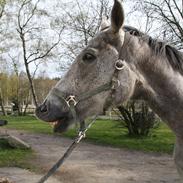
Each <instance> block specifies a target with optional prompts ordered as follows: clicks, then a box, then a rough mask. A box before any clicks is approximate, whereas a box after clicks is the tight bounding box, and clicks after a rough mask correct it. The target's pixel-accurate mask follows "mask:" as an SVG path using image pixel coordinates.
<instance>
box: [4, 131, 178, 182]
mask: <svg viewBox="0 0 183 183" xmlns="http://www.w3.org/2000/svg"><path fill="white" fill-rule="evenodd" d="M19 137H20V138H21V139H23V140H25V141H26V142H28V143H29V144H30V145H31V146H32V148H33V149H34V150H35V151H36V153H37V157H38V158H37V160H35V163H36V164H37V165H38V166H40V168H42V169H43V170H44V171H46V170H48V169H49V168H50V167H51V166H52V165H53V164H54V163H55V162H56V161H57V160H58V159H59V158H60V156H61V155H62V154H63V153H64V151H65V149H66V148H67V147H68V145H69V144H70V143H71V140H69V139H65V138H61V137H57V136H49V135H39V134H26V133H24V134H21V135H20V134H19ZM2 170H3V169H0V176H2V173H1V172H2ZM14 173H15V172H12V173H11V177H13V174H14ZM3 175H5V174H3ZM9 177H10V174H9ZM25 177H26V176H25ZM55 178H56V179H57V180H58V182H60V183H180V180H179V178H178V174H177V172H176V169H175V165H174V163H173V159H172V158H171V156H169V155H165V154H162V155H160V154H155V153H143V152H137V151H128V150H123V149H118V148H111V147H103V146H97V145H92V144H88V143H84V142H82V143H81V144H80V145H79V147H77V148H76V150H75V151H74V152H73V154H72V155H71V157H70V158H69V159H68V160H67V161H66V163H65V164H64V166H63V167H62V168H61V169H60V170H59V171H58V172H57V174H56V176H55ZM22 179H23V178H22ZM24 180H25V179H24ZM51 182H52V183H54V181H51ZM18 183H29V181H28V180H27V181H26V182H25V181H20V180H19V181H18ZM30 183H34V181H32V182H30ZM55 183H56V182H55Z"/></svg>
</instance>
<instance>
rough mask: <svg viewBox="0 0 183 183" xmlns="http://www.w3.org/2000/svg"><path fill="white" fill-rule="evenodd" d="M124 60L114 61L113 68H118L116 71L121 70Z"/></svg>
mask: <svg viewBox="0 0 183 183" xmlns="http://www.w3.org/2000/svg"><path fill="white" fill-rule="evenodd" d="M123 62H124V61H123V60H120V59H119V60H117V61H116V63H115V68H116V69H117V70H118V71H121V70H123V68H124V63H123Z"/></svg>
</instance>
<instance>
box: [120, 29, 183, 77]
mask: <svg viewBox="0 0 183 183" xmlns="http://www.w3.org/2000/svg"><path fill="white" fill-rule="evenodd" d="M123 29H124V31H125V32H129V33H130V34H131V35H133V36H136V37H139V38H140V39H142V40H143V41H146V42H147V43H148V45H149V46H150V48H151V49H152V51H153V52H154V53H155V54H156V55H160V56H165V57H166V58H167V59H166V60H167V61H168V62H169V64H170V65H171V66H172V68H173V69H174V70H175V71H178V72H179V73H180V74H182V75H183V53H182V52H180V51H178V50H177V49H176V48H175V47H173V46H170V45H169V44H168V43H166V42H164V41H161V40H158V39H153V38H152V37H151V36H149V35H147V34H145V33H143V32H141V31H139V30H138V29H136V28H134V27H131V26H124V28H123Z"/></svg>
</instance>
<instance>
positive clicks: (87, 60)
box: [83, 53, 96, 63]
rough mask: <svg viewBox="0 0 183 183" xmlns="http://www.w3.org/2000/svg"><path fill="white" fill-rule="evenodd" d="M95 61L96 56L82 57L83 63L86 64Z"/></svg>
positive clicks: (88, 54) (87, 55) (87, 54)
mask: <svg viewBox="0 0 183 183" xmlns="http://www.w3.org/2000/svg"><path fill="white" fill-rule="evenodd" d="M95 59H96V56H95V55H93V54H91V53H86V54H85V55H84V56H83V61H84V62H86V63H91V62H92V61H94V60H95Z"/></svg>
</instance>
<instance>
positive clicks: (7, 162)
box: [0, 139, 34, 168]
mask: <svg viewBox="0 0 183 183" xmlns="http://www.w3.org/2000/svg"><path fill="white" fill-rule="evenodd" d="M33 156H34V155H33V153H32V150H22V149H16V148H12V147H11V146H10V145H9V144H8V143H7V141H6V140H2V139H1V140H0V167H4V166H6V167H12V166H13V167H14V166H16V167H20V168H32V167H31V165H30V163H28V162H29V161H28V160H30V159H31V158H32V157H33Z"/></svg>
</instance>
